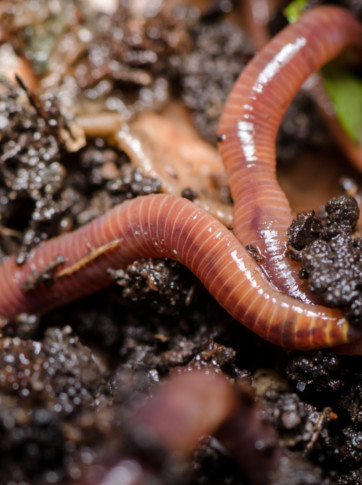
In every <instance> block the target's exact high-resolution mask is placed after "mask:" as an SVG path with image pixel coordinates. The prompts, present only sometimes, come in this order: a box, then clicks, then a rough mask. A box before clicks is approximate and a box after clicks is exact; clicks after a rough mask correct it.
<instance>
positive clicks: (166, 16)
mask: <svg viewBox="0 0 362 485" xmlns="http://www.w3.org/2000/svg"><path fill="white" fill-rule="evenodd" d="M236 3H237V2H235V4H236ZM310 3H313V4H315V3H317V2H310ZM323 3H329V2H323ZM335 3H336V2H335ZM346 3H348V6H349V8H351V9H352V10H353V11H354V12H355V13H357V14H359V15H361V12H360V8H359V2H353V0H352V1H350V2H344V4H346ZM2 4H3V5H1V6H0V21H1V24H2V25H3V31H2V32H1V35H0V40H1V43H2V44H1V45H0V56H3V55H5V54H6V55H8V56H11V58H12V59H13V61H14V62H15V61H16V62H18V63H19V64H18V68H17V71H18V73H19V76H20V78H21V80H19V81H15V80H7V81H5V80H4V81H3V82H2V84H1V90H0V94H1V99H0V126H1V131H0V215H1V231H0V243H1V244H0V251H1V252H0V255H1V257H2V258H6V257H7V256H8V255H10V254H16V255H17V261H18V262H19V264H21V263H22V262H24V261H25V260H26V258H27V256H28V254H29V251H30V250H31V249H32V248H33V247H35V246H36V245H38V244H39V243H40V242H41V241H43V240H46V239H49V238H51V237H54V236H56V235H59V234H62V233H64V232H68V231H70V230H72V229H74V228H76V227H79V226H80V225H82V224H85V223H86V222H88V221H90V220H92V219H94V218H95V217H97V216H98V215H100V214H102V213H104V212H105V211H106V210H107V209H109V208H111V207H113V206H114V205H116V204H119V203H121V202H123V201H124V200H126V199H130V198H133V197H137V196H138V195H147V194H150V193H156V192H159V191H161V183H160V181H159V180H157V177H149V176H145V175H144V174H143V173H142V171H141V170H140V169H139V168H136V167H135V165H134V164H133V163H132V159H131V158H130V157H129V156H128V155H126V153H124V152H123V151H122V150H120V149H119V148H118V146H117V143H116V141H115V136H112V134H111V133H110V132H112V126H110V128H109V130H108V134H107V136H104V135H102V136H101V135H100V136H95V135H92V136H85V134H84V133H82V132H81V130H80V131H79V130H77V126H76V125H77V123H76V120H77V117H78V116H86V117H88V118H89V119H90V120H92V119H94V120H96V119H97V116H99V115H100V114H102V113H104V112H105V111H107V112H110V113H112V115H114V114H116V117H118V118H117V120H118V119H121V121H122V123H123V122H125V123H127V122H131V121H132V119H133V117H134V116H135V115H136V114H137V113H140V112H142V111H143V110H157V111H160V112H161V113H162V109H163V108H164V107H165V106H166V105H168V104H170V103H172V102H178V103H182V104H183V105H184V106H185V109H186V110H187V117H188V119H189V120H191V122H192V123H194V127H195V129H196V130H198V132H199V133H200V136H201V137H203V139H204V140H207V141H208V142H209V143H210V144H211V145H215V144H216V127H217V120H218V117H219V116H220V113H221V111H222V107H223V103H224V100H225V99H226V96H227V93H228V91H229V90H230V88H231V87H232V85H233V83H234V82H235V79H236V77H237V76H238V74H239V72H240V71H241V70H242V68H243V67H244V65H245V64H246V63H247V62H248V60H249V59H250V58H251V57H252V56H253V54H254V51H253V47H252V44H251V42H250V40H248V38H247V35H246V33H245V32H244V31H243V29H242V28H241V27H240V25H239V24H240V22H242V12H241V9H240V6H239V8H238V7H237V6H236V5H235V6H234V5H233V3H232V2H229V1H226V2H225V1H220V2H212V6H211V7H210V5H206V6H205V2H198V3H192V2H189V3H187V4H183V3H182V2H174V1H173V0H170V1H164V2H142V1H140V2H126V1H124V0H122V1H121V2H120V3H119V5H118V2H114V3H113V2H109V3H107V2H104V5H99V3H98V2H96V1H94V2H82V1H76V0H67V1H66V2H63V8H60V7H59V5H60V4H58V2H46V1H42V0H37V1H35V2H21V1H15V2H14V1H4V2H2ZM64 4H66V5H64ZM19 12H21V15H20V13H19ZM274 24H275V25H277V22H276V21H275V22H274ZM274 24H273V26H272V28H276V27H275V25H274ZM4 52H5V54H4ZM9 65H10V61H9ZM8 74H9V75H11V70H10V67H9V72H8ZM111 125H112V123H111ZM331 147H332V148H331ZM332 152H333V156H332V157H331V158H332V159H333V160H332V161H331V163H329V160H330V154H331V153H332ZM305 153H311V154H312V155H311V157H312V158H313V159H314V160H315V159H316V160H317V161H318V160H319V159H321V164H320V167H321V168H320V169H318V170H320V173H321V178H323V175H324V173H326V177H327V179H328V180H330V179H329V178H328V177H330V176H331V173H332V174H333V177H331V180H330V183H328V186H327V187H324V189H322V193H321V191H320V189H319V188H318V186H316V184H315V180H316V176H315V173H314V172H313V175H312V177H310V176H308V172H306V170H307V171H308V170H309V169H311V170H312V169H313V170H315V164H314V163H313V167H312V168H311V167H310V163H309V162H308V161H303V157H305ZM335 153H336V149H335V147H333V145H331V141H330V139H329V138H328V133H327V131H326V129H325V128H324V127H323V124H322V122H321V121H320V120H319V119H318V118H317V115H316V113H315V110H314V109H313V107H312V104H311V101H310V100H309V99H308V98H306V96H305V95H300V96H298V98H297V100H296V102H295V103H294V104H293V105H292V107H291V108H290V111H289V112H288V114H287V116H286V118H285V120H284V122H283V126H282V128H281V130H280V133H279V139H278V158H279V160H280V162H281V168H280V179H281V181H282V183H283V187H285V189H286V191H287V193H288V194H290V195H291V199H292V205H293V208H294V209H301V208H304V209H311V208H312V207H310V205H309V204H310V201H311V200H313V201H316V203H317V204H322V203H326V201H327V199H328V198H329V197H330V196H331V195H337V194H338V191H339V188H338V179H339V178H340V177H341V176H342V175H348V176H349V177H351V176H352V177H353V178H354V179H355V180H356V183H357V184H358V183H359V182H360V176H359V174H357V173H355V172H354V171H353V170H352V169H351V168H346V167H345V165H346V164H347V163H348V162H347V161H346V160H345V159H344V158H343V155H342V154H340V155H337V156H336V154H335ZM326 158H327V159H328V162H327V163H326ZM331 166H332V167H336V168H333V169H331V168H330V167H331ZM298 167H299V168H298ZM300 167H306V168H303V169H301V168H300ZM301 170H303V174H301V173H300V171H301ZM298 174H299V175H298ZM295 179H296V181H297V184H296V187H297V188H296V192H295V193H294V199H293V186H294V185H293V184H294V182H295ZM298 183H299V186H298ZM322 183H323V181H322ZM182 189H185V195H188V198H191V199H192V198H193V194H192V187H181V190H182ZM190 190H191V192H190ZM190 193H191V196H190ZM301 194H302V195H305V197H306V199H307V200H309V202H306V204H305V205H304V206H303V205H302V204H301V202H300V199H301ZM314 208H315V210H318V206H314ZM350 212H353V211H350ZM308 217H314V215H313V216H312V215H309V216H305V217H304V219H303V223H302V222H300V223H299V228H300V226H302V229H303V228H304V227H305V220H306V219H307V218H308ZM300 221H301V219H300ZM354 222H355V221H354ZM303 224H304V225H303ZM320 224H323V223H320ZM309 226H310V227H314V229H315V226H313V224H310V225H309ZM318 227H319V226H318ZM350 233H351V231H350V230H346V231H345V232H344V233H343V234H344V235H343V236H339V240H338V241H339V243H340V245H341V246H342V247H345V246H346V245H348V244H349V245H352V246H353V251H357V250H359V256H358V255H357V256H355V257H356V258H357V261H359V264H360V258H361V247H360V246H361V245H360V244H359V246H358V244H357V243H351V242H350V239H349V240H348V241H347V239H348V238H350ZM343 238H344V239H343ZM296 239H298V238H297V236H296ZM327 239H328V238H327ZM330 239H331V237H329V239H328V240H329V241H330ZM342 239H343V240H342ZM304 243H305V240H303V247H304V246H305V245H306V244H304ZM309 243H310V241H309ZM320 244H322V243H320ZM323 244H324V243H323ZM326 244H327V243H326ZM356 246H358V247H357V249H356ZM300 249H301V248H300V247H298V248H297V250H298V251H299V250H300ZM328 251H330V248H325V255H324V256H325V259H328V254H329V253H328V254H327V252H328ZM312 252H313V250H312V249H310V250H309V253H308V254H307V253H305V254H306V256H304V258H305V261H306V262H305V263H304V272H311V271H312V270H311V266H312V264H311V259H313V258H312V256H313V255H312V256H311V254H312ZM337 254H338V255H340V252H338V251H337ZM336 258H337V259H338V258H339V256H336ZM358 258H359V259H358ZM347 259H348V257H347ZM348 261H349V262H350V258H349V259H348ZM59 264H60V263H59ZM340 264H341V265H342V266H345V264H344V263H343V261H342V262H341V263H340ZM352 267H354V265H352V266H351V271H350V272H351V273H352V272H353V271H354V270H353V269H352ZM318 268H319V270H320V267H318ZM318 268H317V270H318ZM54 269H56V268H53V270H54ZM48 270H49V271H48V272H45V273H46V274H45V275H41V278H42V279H41V284H46V281H47V278H48V279H49V280H51V278H52V268H50V269H49V268H48ZM323 271H324V270H323V268H322V272H323ZM110 272H111V275H112V278H113V280H114V284H113V285H112V286H111V287H110V288H109V289H107V290H103V291H101V292H100V293H98V294H96V295H92V296H90V297H87V298H85V299H83V300H82V301H76V302H75V303H73V304H70V305H68V306H66V307H64V308H59V309H57V310H54V311H52V312H51V313H49V314H47V315H45V316H43V317H38V316H36V315H25V314H22V315H19V317H18V318H17V320H16V321H15V322H8V323H6V322H4V326H3V328H2V337H1V340H0V361H1V365H0V436H1V440H0V469H1V474H0V485H15V484H19V485H20V484H22V485H25V484H29V485H35V484H36V485H45V484H47V485H48V484H73V483H74V484H84V483H87V484H90V483H92V484H94V485H100V484H101V483H104V484H105V483H106V482H102V481H101V480H102V479H101V478H97V477H98V475H97V473H96V471H97V470H98V469H97V466H99V467H101V468H102V467H103V468H104V469H107V467H111V466H113V465H114V464H115V463H117V462H118V461H119V460H121V459H122V458H123V457H124V456H130V457H131V459H132V463H133V464H136V465H137V466H138V465H139V466H140V467H144V466H146V465H147V467H148V469H152V478H149V480H148V481H147V482H142V483H149V484H159V485H166V484H170V483H173V484H177V483H182V484H185V483H188V484H190V485H212V484H215V485H216V484H225V485H226V484H227V485H248V484H252V483H253V481H252V480H253V479H252V478H250V477H248V476H247V474H245V473H244V472H243V471H242V468H240V466H239V465H238V464H236V462H235V461H234V460H233V459H232V458H231V456H230V455H229V453H228V452H227V451H226V449H225V448H224V447H223V445H222V444H221V443H220V441H219V440H218V439H217V437H205V438H204V439H202V441H200V443H199V446H197V447H196V449H195V451H193V452H192V453H191V454H190V455H189V456H188V457H187V458H185V457H183V458H180V457H177V458H175V456H174V455H173V453H172V450H169V449H163V448H162V443H161V444H160V443H155V442H153V441H152V440H150V441H149V442H147V443H145V442H144V441H143V442H142V443H140V442H139V440H138V441H137V436H135V433H134V430H133V429H132V426H130V425H129V416H130V414H131V413H132V409H133V408H134V406H135V405H137V404H138V403H140V402H144V400H145V399H146V398H147V397H148V396H150V395H153V394H154V393H155V392H157V388H158V386H159V384H160V381H163V380H164V379H167V377H168V376H169V375H170V373H172V372H174V371H175V370H180V369H184V370H185V369H186V370H190V369H204V370H209V371H210V372H216V373H219V374H222V375H224V376H225V377H226V378H227V379H229V380H230V382H231V383H232V385H240V384H242V385H244V386H252V389H253V391H252V393H254V394H253V400H254V399H255V401H256V402H258V403H260V404H261V406H262V408H263V411H262V415H263V419H264V420H266V421H267V422H268V423H270V425H271V426H272V427H273V428H275V430H276V431H277V434H278V439H279V441H280V445H281V447H282V449H283V453H285V455H286V456H288V460H285V461H282V462H281V463H280V467H279V470H278V472H277V473H276V474H275V475H274V476H273V478H272V479H271V483H273V484H279V485H287V484H288V485H289V484H299V485H302V484H309V485H312V484H315V485H322V484H323V485H327V484H328V485H332V484H335V485H358V484H362V365H361V364H362V361H361V358H360V357H346V356H338V355H336V354H335V353H334V352H333V351H332V350H321V351H316V352H311V353H299V352H290V351H285V350H283V349H279V348H276V347H274V346H272V345H271V344H268V343H267V342H264V341H262V340H261V339H259V338H258V337H256V336H255V335H254V334H252V333H251V332H249V331H248V330H246V329H245V328H243V327H242V325H240V324H239V323H238V322H235V321H234V320H233V319H231V317H229V316H228V315H227V314H226V313H225V312H224V311H223V310H222V309H221V308H220V307H219V306H218V305H217V304H216V303H215V302H214V301H213V299H212V298H211V297H210V296H209V295H208V293H207V292H206V290H205V289H204V288H203V287H202V285H201V284H200V283H199V282H198V280H197V279H196V278H195V277H194V276H193V275H192V274H191V273H190V272H189V271H188V270H187V269H185V268H184V267H182V266H181V265H179V264H178V263H176V262H173V261H170V260H145V261H137V262H134V263H133V264H132V265H130V266H129V267H128V268H127V269H126V270H115V269H112V268H111V269H110ZM38 277H39V275H38ZM357 277H359V275H357V276H355V279H356V278H357ZM315 279H316V278H315ZM317 279H318V278H317ZM318 281H319V282H320V279H319V280H318ZM29 284H30V285H37V284H39V280H37V279H35V280H34V281H30V282H29ZM360 286H361V285H360V282H359V283H358V284H357V287H358V295H359V296H358V298H359V300H358V301H360V299H361V297H360ZM356 291H357V290H356ZM332 293H333V292H332ZM333 294H334V295H335V294H336V291H334V293H333ZM343 304H344V300H343V302H342V305H343ZM360 306H361V305H360ZM5 323H6V324H5ZM145 464H146V465H145ZM132 466H133V465H132ZM255 466H258V464H257V463H256V464H255ZM92 467H93V468H92ZM89 470H91V471H92V473H91V478H89V477H90V475H89ZM126 479H127V476H126V475H123V480H124V481H123V482H117V481H115V480H114V481H111V478H109V482H107V483H108V484H112V485H113V484H114V485H115V484H116V483H122V484H123V483H124V484H128V483H136V482H130V481H128V482H127V481H126ZM137 483H138V482H137Z"/></svg>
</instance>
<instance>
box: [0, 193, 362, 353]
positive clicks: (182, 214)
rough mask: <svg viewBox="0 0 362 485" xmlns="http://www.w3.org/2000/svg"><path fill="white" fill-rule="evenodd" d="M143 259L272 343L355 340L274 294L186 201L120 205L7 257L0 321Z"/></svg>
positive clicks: (153, 198)
mask: <svg viewBox="0 0 362 485" xmlns="http://www.w3.org/2000/svg"><path fill="white" fill-rule="evenodd" d="M59 256H62V257H63V259H62V258H59ZM150 257H168V258H172V259H174V260H176V261H179V262H180V263H182V264H184V265H185V266H187V267H188V268H189V269H190V270H191V271H192V272H193V273H194V274H195V275H196V276H197V277H198V278H199V279H200V281H201V282H202V283H203V284H204V285H205V287H206V288H207V289H208V291H209V292H210V293H211V295H212V296H213V297H214V298H215V299H216V301H218V302H219V303H220V305H221V306H223V307H224V308H225V309H226V310H227V311H228V312H229V313H230V314H231V315H232V316H233V317H234V318H235V319H236V320H238V321H239V322H242V323H243V324H244V325H246V326H247V327H248V328H250V329H252V330H253V331H254V332H255V333H257V334H258V335H260V336H261V337H263V338H264V339H266V340H269V341H270V342H272V343H274V344H276V345H280V346H283V347H287V348H298V349H314V348H320V347H331V346H335V345H338V344H343V343H347V342H349V341H353V340H356V339H357V338H359V337H360V336H361V333H362V332H361V330H358V329H357V328H356V327H353V326H351V325H350V324H349V323H348V322H347V321H346V320H345V319H344V318H343V316H342V315H341V313H340V311H339V310H336V309H329V308H324V307H321V306H317V305H315V306H313V305H307V304H304V303H303V302H300V301H298V300H296V299H294V298H292V297H290V296H288V295H284V294H282V293H280V292H279V291H278V290H276V289H274V288H273V287H272V286H271V285H270V284H269V283H268V281H267V279H266V278H265V275H264V273H263V271H262V270H261V269H260V268H259V266H258V265H257V264H256V262H255V261H254V260H253V259H252V258H251V256H250V255H249V253H248V251H247V250H246V249H245V248H244V247H243V246H242V244H240V242H239V241H238V240H237V239H236V237H235V236H234V235H233V234H232V233H231V232H230V231H229V230H228V229H227V228H226V227H225V226H223V225H222V224H221V223H220V222H219V221H218V220H216V219H215V218H214V217H212V216H211V215H209V214H208V213H207V212H205V211H204V210H202V209H201V208H198V207H197V206H196V205H195V204H193V203H192V202H190V201H188V200H186V199H182V198H178V197H174V196H171V195H165V194H153V195H148V196H145V197H138V198H136V199H133V200H130V201H127V202H125V203H123V204H120V205H118V206H116V207H114V208H113V209H112V210H110V211H108V212H107V213H106V214H104V215H103V216H101V217H99V218H97V219H95V220H93V221H91V222H90V223H88V224H87V225H85V226H83V227H81V228H79V229H77V230H76V231H73V232H71V233H67V234H64V235H62V236H59V237H57V238H54V239H51V240H49V241H46V242H43V243H41V244H39V246H37V247H36V248H34V249H33V250H32V251H31V252H30V255H29V258H28V260H27V261H26V262H25V263H24V264H23V265H22V266H18V265H17V264H16V261H15V258H14V257H10V258H9V259H7V260H6V261H4V262H3V263H2V265H1V266H0V315H3V316H5V317H7V318H9V319H14V318H15V317H16V315H17V314H19V313H21V312H28V313H44V312H46V311H48V310H50V309H52V308H55V307H57V306H61V305H63V304H65V303H67V302H70V301H72V300H75V299H78V298H81V297H82V296H84V295H87V294H90V293H92V292H94V291H97V290H99V289H100V288H102V287H104V286H106V285H108V284H110V283H111V277H110V275H109V274H108V273H107V269H108V268H125V267H126V266H127V265H128V264H130V263H131V262H132V261H134V260H136V259H142V258H150ZM64 259H65V263H63V262H64ZM54 262H55V263H54ZM62 264H63V266H61V265H62ZM45 268H52V271H53V274H52V281H51V284H50V286H49V287H47V286H45V285H44V284H39V285H37V286H36V287H35V288H34V289H31V285H30V287H29V280H30V281H31V280H32V275H33V274H41V273H42V272H43V271H44V269H45ZM26 286H27V287H28V290H27V291H24V289H23V288H24V287H26Z"/></svg>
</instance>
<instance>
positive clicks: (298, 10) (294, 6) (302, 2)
mask: <svg viewBox="0 0 362 485" xmlns="http://www.w3.org/2000/svg"><path fill="white" fill-rule="evenodd" d="M307 3H308V0H294V1H293V2H290V4H289V5H288V6H287V7H285V9H284V15H285V16H286V18H287V20H288V22H289V23H290V24H292V23H293V22H295V21H296V20H297V19H298V18H299V16H300V15H301V14H302V13H303V12H304V10H305V8H306V6H307Z"/></svg>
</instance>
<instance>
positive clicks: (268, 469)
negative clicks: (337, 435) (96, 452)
mask: <svg viewBox="0 0 362 485" xmlns="http://www.w3.org/2000/svg"><path fill="white" fill-rule="evenodd" d="M152 391H153V392H152V396H151V397H150V398H149V399H147V400H145V401H144V402H142V403H141V404H140V405H139V407H138V409H136V411H133V412H131V413H130V417H129V419H128V420H127V423H126V424H125V427H126V432H125V435H126V438H125V439H124V441H125V443H126V445H127V449H126V450H122V449H121V450H120V454H121V455H122V451H123V453H125V455H126V456H124V457H122V458H121V459H120V458H119V457H116V459H114V458H113V457H112V455H109V454H107V455H106V456H105V457H104V458H103V462H102V459H100V460H99V461H100V463H95V464H93V465H91V466H90V467H89V468H86V469H85V470H84V474H83V475H84V476H83V477H82V481H81V483H82V485H85V484H87V485H106V484H110V483H123V482H124V480H122V479H121V477H122V476H123V475H126V476H127V477H129V479H128V480H127V484H128V483H129V484H130V485H131V484H132V485H133V484H135V485H136V484H137V485H141V484H147V483H150V482H152V480H151V477H150V474H152V472H153V473H157V472H158V473H160V472H161V474H162V471H161V470H157V468H158V467H159V468H162V460H160V461H159V462H158V463H157V464H156V465H155V464H154V463H153V464H152V466H151V467H150V466H149V463H148V460H147V450H150V449H152V448H153V449H154V448H156V449H157V450H158V454H159V455H160V454H161V456H162V453H164V454H166V455H167V456H168V459H167V460H165V465H166V466H170V458H171V460H172V458H173V459H175V458H178V459H179V458H180V456H183V457H185V456H187V455H189V454H190V453H191V452H192V450H194V449H195V448H196V447H197V445H198V444H199V442H200V439H201V438H203V437H205V436H207V435H215V436H216V437H217V439H218V440H219V441H220V442H221V443H222V444H223V445H224V446H225V448H226V449H227V450H228V451H229V452H230V454H231V456H232V457H233V458H234V460H235V461H236V462H237V463H238V464H239V466H240V468H241V469H242V470H243V471H244V473H245V475H246V476H247V477H248V479H249V481H250V483H251V484H253V485H268V484H270V483H271V482H272V477H273V474H274V472H275V471H276V470H277V469H278V468H279V464H280V461H281V459H282V458H284V459H285V455H284V454H283V451H282V448H281V446H280V444H279V442H278V439H277V434H276V432H275V430H274V429H273V428H272V426H271V425H270V424H269V423H267V422H266V421H264V420H263V417H262V413H261V407H260V406H259V405H258V404H257V403H256V402H255V400H254V398H253V392H252V389H251V388H250V387H249V386H247V385H246V384H242V385H239V386H236V385H232V384H231V382H230V381H228V380H227V379H226V378H225V377H224V376H222V375H221V374H217V373H215V371H213V370H212V369H211V368H206V369H205V370H203V371H198V370H190V369H185V370H182V371H181V372H180V373H177V374H175V373H173V375H171V377H170V379H169V380H168V381H167V382H165V383H163V384H162V385H161V386H160V385H159V386H157V387H155V389H153V390H152ZM123 432H124V430H123ZM134 437H135V438H136V443H135V446H134V445H133V440H134ZM119 438H120V437H119V432H118V433H117V436H116V441H117V443H119V441H120V439H119ZM121 442H122V439H121ZM130 442H131V444H130ZM140 443H141V447H142V443H146V447H145V448H144V449H142V448H141V450H140V451H141V454H140V455H141V456H138V457H137V444H138V447H139V446H140V445H139V444H140ZM151 444H153V445H154V446H153V447H152V448H151V446H150V445H151ZM132 445H133V446H132ZM132 448H133V454H132V451H131V450H132ZM116 449H117V447H116ZM127 452H128V453H127ZM160 452H161V453H160ZM153 453H154V451H153ZM145 455H146V457H145ZM171 463H172V461H171ZM158 473H157V474H158ZM111 478H112V479H111Z"/></svg>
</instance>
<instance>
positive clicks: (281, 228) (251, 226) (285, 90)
mask: <svg viewBox="0 0 362 485" xmlns="http://www.w3.org/2000/svg"><path fill="white" fill-rule="evenodd" d="M348 46H357V47H358V48H359V49H362V26H361V25H360V24H359V22H358V21H357V20H356V19H355V18H354V17H353V16H352V15H351V14H349V13H348V12H347V11H346V10H344V9H341V8H338V7H331V6H324V7H318V8H315V9H313V10H311V11H309V12H307V13H305V14H304V15H302V16H301V17H300V19H299V20H298V21H297V22H295V23H294V24H292V25H289V26H288V27H286V28H285V29H284V30H283V31H281V32H280V33H279V34H278V35H277V36H276V37H274V38H273V39H272V40H271V41H270V42H269V43H268V44H267V45H266V46H265V48H264V49H262V50H261V51H260V52H259V53H258V54H257V55H256V56H255V57H254V58H253V60H252V61H251V62H250V63H249V64H248V65H247V67H246V68H245V69H244V71H243V72H242V74H241V76H240V77H239V79H238V81H237V82H236V84H235V86H234V88H233V89H232V92H231V94H230V96H229V98H228V100H227V103H226V106H225V108H224V111H223V114H222V117H221V120H220V126H219V139H220V143H219V149H220V153H221V156H222V159H223V162H224V165H225V168H226V171H227V175H228V178H229V184H230V189H231V193H232V196H233V199H234V216H233V221H234V231H235V234H236V236H237V238H238V239H239V240H240V241H241V242H242V243H243V244H245V245H248V244H250V245H252V246H255V247H256V248H257V249H258V250H259V252H260V253H261V255H262V256H264V262H262V263H261V266H262V268H263V269H264V271H265V273H266V274H267V275H268V278H269V279H270V281H271V282H272V284H274V285H275V286H276V287H277V288H278V289H279V290H281V291H283V292H285V293H288V294H290V295H292V296H295V297H297V298H299V299H301V300H303V301H305V302H308V301H310V298H309V297H308V296H307V295H306V294H305V290H304V289H303V283H301V282H300V279H299V277H298V274H297V273H298V266H297V265H295V264H294V263H292V262H288V261H287V260H286V258H285V255H284V253H285V249H286V237H287V232H288V227H289V225H290V223H291V220H292V215H291V210H290V207H289V203H288V200H287V198H286V196H285V194H284V192H283V191H282V190H281V188H280V186H279V184H278V182H277V179H276V168H275V165H276V155H275V139H276V134H277V130H278V127H279V124H280V121H281V119H282V116H283V114H284V112H285V110H286V108H287V107H288V105H289V104H290V102H291V100H292V99H293V97H294V96H295V94H296V93H297V91H298V89H299V88H300V86H301V85H302V83H303V82H304V81H305V80H306V79H307V78H308V77H309V76H310V75H311V74H312V73H314V72H315V71H316V70H318V69H319V68H320V67H321V66H322V65H323V64H324V63H326V62H327V61H329V60H331V59H332V58H334V57H336V56H337V55H338V54H339V53H340V52H341V51H342V50H343V49H344V48H346V47H348Z"/></svg>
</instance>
